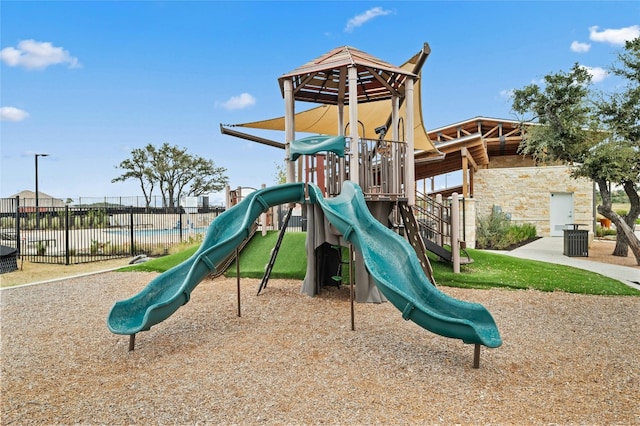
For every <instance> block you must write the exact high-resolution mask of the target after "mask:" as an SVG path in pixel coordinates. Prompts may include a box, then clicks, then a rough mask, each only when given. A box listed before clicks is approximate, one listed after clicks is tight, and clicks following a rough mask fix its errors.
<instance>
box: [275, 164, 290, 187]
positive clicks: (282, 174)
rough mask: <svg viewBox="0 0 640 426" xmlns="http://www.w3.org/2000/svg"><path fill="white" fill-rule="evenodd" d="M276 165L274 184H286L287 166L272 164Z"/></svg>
mask: <svg viewBox="0 0 640 426" xmlns="http://www.w3.org/2000/svg"><path fill="white" fill-rule="evenodd" d="M274 164H275V165H276V173H275V178H276V184H278V185H279V184H281V183H287V165H286V164H285V163H274Z"/></svg>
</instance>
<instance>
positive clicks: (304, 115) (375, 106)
mask: <svg viewBox="0 0 640 426" xmlns="http://www.w3.org/2000/svg"><path fill="white" fill-rule="evenodd" d="M430 52H431V49H430V48H429V45H428V44H427V43H425V44H424V46H423V48H422V49H421V50H420V51H419V52H418V53H416V54H415V55H414V56H413V57H412V58H411V59H409V60H408V61H407V62H405V63H404V64H403V65H402V66H401V67H400V69H402V70H405V71H408V74H407V75H411V74H415V75H418V76H420V74H421V69H422V65H423V64H424V62H425V61H426V59H427V56H428V55H429V53H430ZM413 95H414V102H413V106H414V111H413V114H414V115H413V116H414V129H413V131H414V145H415V149H416V150H422V151H425V153H427V154H428V153H438V150H437V149H436V148H435V146H434V144H433V143H432V142H431V140H430V139H429V136H428V135H427V131H426V129H425V127H424V122H423V120H422V96H421V84H420V79H419V78H418V79H417V81H416V83H415V85H414V91H413ZM391 107H392V104H391V100H390V99H381V100H377V101H374V102H366V103H363V104H359V105H358V121H359V126H358V134H359V135H360V137H364V138H376V137H377V136H376V134H375V129H376V128H377V127H380V126H382V125H386V126H387V127H389V126H390V125H391ZM344 116H345V117H349V107H348V106H347V105H345V106H344ZM400 117H406V110H405V103H404V102H402V104H401V106H400ZM403 124H404V120H401V121H400V127H401V130H400V131H399V135H400V140H403V139H404V132H403V130H402V125H403ZM229 126H230V127H246V128H253V129H262V130H279V131H284V129H285V119H284V116H282V117H277V118H271V119H267V120H261V121H254V122H250V123H241V124H234V125H229ZM342 130H343V132H344V133H348V132H346V131H344V130H345V129H342ZM222 131H223V133H225V129H224V128H222ZM295 131H296V132H302V133H315V134H323V135H337V134H339V133H341V132H340V129H338V107H337V106H336V105H330V104H325V105H320V106H318V107H315V108H311V109H309V110H306V111H303V112H299V113H297V114H296V115H295ZM229 133H231V132H229ZM233 133H234V136H239V134H238V132H233Z"/></svg>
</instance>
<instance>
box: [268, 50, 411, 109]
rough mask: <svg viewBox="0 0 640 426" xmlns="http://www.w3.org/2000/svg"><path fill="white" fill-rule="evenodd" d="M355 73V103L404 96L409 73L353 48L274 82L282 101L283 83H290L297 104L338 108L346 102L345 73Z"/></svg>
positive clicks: (323, 56)
mask: <svg viewBox="0 0 640 426" xmlns="http://www.w3.org/2000/svg"><path fill="white" fill-rule="evenodd" d="M350 67H356V69H357V71H358V103H366V102H373V101H379V100H383V99H390V98H391V97H392V96H394V95H395V96H400V97H403V96H404V82H405V80H406V79H407V77H414V78H415V77H416V75H415V74H414V73H412V72H410V71H407V70H404V69H402V68H400V67H396V66H394V65H391V64H389V63H388V62H385V61H383V60H381V59H378V58H376V57H374V56H372V55H369V54H368V53H365V52H363V51H361V50H358V49H356V48H353V47H349V46H343V47H338V48H336V49H333V50H331V51H330V52H328V53H326V54H324V55H322V56H320V57H318V58H316V59H314V60H312V61H310V62H307V63H306V64H304V65H302V66H301V67H299V68H296V69H295V70H293V71H291V72H289V73H286V74H283V75H282V76H281V77H280V78H279V79H278V82H279V84H280V91H281V92H282V95H283V97H284V81H285V80H287V79H291V80H292V81H293V96H294V99H295V100H297V101H306V102H313V103H320V104H330V105H339V104H347V103H348V102H349V78H348V69H349V68H350Z"/></svg>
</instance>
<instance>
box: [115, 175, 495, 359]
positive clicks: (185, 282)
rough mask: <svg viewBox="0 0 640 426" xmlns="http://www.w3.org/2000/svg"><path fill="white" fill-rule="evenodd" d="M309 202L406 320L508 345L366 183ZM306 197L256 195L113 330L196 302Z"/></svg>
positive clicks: (291, 191) (129, 328) (281, 192)
mask: <svg viewBox="0 0 640 426" xmlns="http://www.w3.org/2000/svg"><path fill="white" fill-rule="evenodd" d="M308 191H309V197H310V199H309V200H308V202H312V203H318V204H319V205H320V206H321V207H322V209H323V211H324V214H325V216H326V217H327V219H328V220H329V222H331V224H332V225H333V226H334V227H335V228H336V229H337V230H338V231H339V232H340V233H341V234H342V235H343V237H344V239H345V240H347V241H349V242H350V243H351V244H353V245H354V246H355V248H356V249H357V250H358V251H359V252H360V253H361V254H362V257H363V259H364V263H365V266H366V268H367V270H368V271H369V273H370V275H371V276H372V278H373V280H374V282H375V283H376V285H377V286H378V288H379V289H380V291H381V292H382V293H383V294H384V295H385V296H386V297H387V299H388V300H389V301H390V302H391V303H392V304H393V305H394V306H395V307H396V308H398V309H399V310H400V311H401V312H402V317H403V318H404V319H405V320H411V321H413V322H415V323H416V324H418V325H419V326H420V327H422V328H424V329H426V330H429V331H431V332H434V333H436V334H439V335H442V336H445V337H451V338H456V339H461V340H462V341H463V342H465V343H470V344H482V345H485V346H487V347H490V348H495V347H498V346H500V345H501V344H502V340H501V338H500V333H499V332H498V327H497V326H496V323H495V321H494V320H493V317H492V316H491V314H490V313H489V312H488V311H487V310H486V308H484V306H482V305H480V304H476V303H469V302H465V301H461V300H458V299H454V298H452V297H450V296H447V295H446V294H444V293H442V292H441V291H439V290H438V289H437V288H436V287H435V286H434V285H433V284H432V283H431V282H430V281H429V280H428V279H427V277H426V276H425V274H424V272H423V271H422V267H421V266H420V263H419V261H418V258H417V257H416V255H415V252H414V251H413V248H412V247H411V245H410V244H409V243H408V242H407V241H406V240H405V239H404V238H403V237H401V236H400V235H398V234H396V233H395V232H393V231H392V230H390V229H388V228H387V227H385V226H384V225H382V224H381V223H380V222H378V221H377V220H376V219H375V218H374V217H373V216H372V215H371V213H370V212H369V209H368V208H367V205H366V203H365V200H364V196H363V194H362V191H361V189H360V187H359V186H358V185H356V184H354V183H352V182H350V181H346V182H344V183H343V186H342V192H341V194H340V195H339V196H337V197H334V198H329V199H325V198H324V197H323V196H322V194H321V192H320V189H319V188H318V187H317V186H315V185H313V184H308ZM304 201H305V185H304V184H302V183H292V184H283V185H278V186H273V187H269V188H265V189H261V190H258V191H255V192H253V193H252V194H250V195H249V196H248V197H246V198H245V199H244V200H242V201H241V202H240V203H239V204H237V205H236V206H234V207H232V208H230V209H229V210H227V211H225V212H224V213H223V214H221V215H220V216H219V217H217V218H216V219H215V220H214V221H213V222H212V223H211V225H210V227H209V230H208V232H207V235H206V237H205V240H204V241H203V243H202V245H201V247H200V248H199V249H198V251H197V252H196V253H194V255H193V256H192V257H190V258H189V259H187V260H186V261H185V262H183V263H181V264H180V265H178V266H176V267H174V268H172V269H170V270H168V271H166V272H165V273H163V274H161V275H159V276H158V277H156V278H155V279H154V280H152V281H151V282H150V283H149V284H148V285H147V286H146V287H145V288H144V289H143V290H142V291H141V292H140V293H139V294H137V295H135V296H133V297H131V298H130V299H126V300H122V301H119V302H117V303H116V304H115V305H114V306H113V307H112V309H111V311H110V313H109V316H108V318H107V324H108V327H109V330H111V331H112V332H113V333H116V334H128V335H133V334H135V333H137V332H139V331H145V330H149V328H151V326H153V325H155V324H158V323H160V322H162V321H164V320H165V319H167V318H168V317H169V316H171V315H172V314H173V313H174V312H175V311H176V310H178V308H180V306H182V305H184V304H185V303H187V302H188V301H189V297H190V294H191V292H192V291H193V289H194V288H195V287H196V286H197V285H198V283H200V281H202V279H204V278H205V277H206V276H207V275H208V274H209V273H210V272H212V271H214V270H215V268H216V267H217V266H218V265H219V264H220V263H221V262H222V261H223V260H224V259H225V258H226V257H227V256H228V255H229V254H230V253H231V252H232V251H233V250H235V248H236V247H237V246H238V245H240V244H241V243H242V241H243V240H244V239H245V238H247V236H248V235H249V232H250V228H251V225H252V223H253V222H254V221H255V220H256V219H257V218H258V216H259V215H260V214H261V213H262V212H263V211H265V210H266V209H267V208H269V207H271V206H275V205H279V204H285V203H289V202H301V203H302V202H304Z"/></svg>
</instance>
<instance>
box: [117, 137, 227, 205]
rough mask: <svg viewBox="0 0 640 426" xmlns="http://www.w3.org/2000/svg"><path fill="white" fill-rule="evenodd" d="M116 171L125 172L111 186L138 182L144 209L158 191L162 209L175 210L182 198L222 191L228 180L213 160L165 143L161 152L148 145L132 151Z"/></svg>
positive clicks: (160, 149) (223, 171)
mask: <svg viewBox="0 0 640 426" xmlns="http://www.w3.org/2000/svg"><path fill="white" fill-rule="evenodd" d="M117 168H120V169H123V170H125V172H124V173H123V174H122V175H120V176H118V177H117V178H115V179H113V180H112V182H118V181H125V180H129V179H137V180H138V182H139V183H140V187H141V188H142V192H143V194H144V196H145V200H146V203H147V207H148V206H149V204H150V202H151V193H152V191H153V189H154V188H156V187H157V188H159V190H160V193H161V195H162V200H163V203H164V205H165V206H168V207H170V208H175V207H176V206H177V205H178V201H179V200H180V198H181V197H182V195H187V196H197V195H202V194H206V193H209V192H216V191H220V190H222V189H223V188H224V187H225V185H226V184H227V182H228V181H229V179H228V178H227V176H226V175H225V172H226V169H225V168H224V167H216V166H215V165H214V163H213V161H212V160H207V159H205V158H202V157H198V156H193V155H191V154H189V153H188V152H187V150H186V148H179V147H177V146H170V145H169V144H168V143H166V142H165V143H164V144H163V145H162V146H161V147H160V148H156V147H155V146H153V145H151V144H148V145H147V146H145V147H144V148H142V149H140V148H138V149H134V150H133V151H132V152H131V158H130V159H127V160H124V161H122V162H121V163H120V165H119V166H117Z"/></svg>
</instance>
